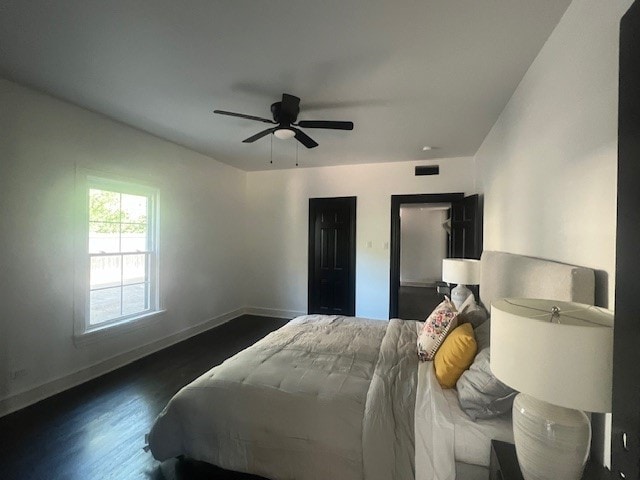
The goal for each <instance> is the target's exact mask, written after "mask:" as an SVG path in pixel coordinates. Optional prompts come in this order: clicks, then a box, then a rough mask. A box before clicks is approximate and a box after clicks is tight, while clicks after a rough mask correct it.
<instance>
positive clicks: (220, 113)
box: [213, 110, 276, 124]
mask: <svg viewBox="0 0 640 480" xmlns="http://www.w3.org/2000/svg"><path fill="white" fill-rule="evenodd" d="M213 113H217V114H219V115H229V116H230V117H240V118H246V119H247V120H256V121H258V122H263V123H272V124H275V123H276V122H274V121H273V120H269V119H267V118H262V117H256V116H254V115H245V114H244V113H235V112H227V111H225V110H214V111H213Z"/></svg>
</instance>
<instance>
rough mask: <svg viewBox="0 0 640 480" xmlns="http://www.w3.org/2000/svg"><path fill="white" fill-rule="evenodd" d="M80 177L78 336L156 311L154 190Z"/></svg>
mask: <svg viewBox="0 0 640 480" xmlns="http://www.w3.org/2000/svg"><path fill="white" fill-rule="evenodd" d="M84 178H85V181H84V182H83V184H84V188H82V189H81V190H82V193H83V197H84V198H83V202H82V203H83V205H84V209H83V210H84V211H83V214H82V215H81V217H80V218H82V227H83V228H82V232H83V238H82V240H83V241H82V242H80V245H82V255H79V257H78V258H79V266H80V268H79V272H80V274H79V277H78V278H79V283H80V285H79V288H78V289H77V291H79V297H80V298H79V300H80V301H79V302H78V303H79V304H80V305H78V307H81V309H79V310H77V313H78V314H79V316H80V317H82V321H81V322H76V327H79V328H80V332H77V331H76V333H81V334H83V333H88V332H91V331H92V330H96V329H103V328H104V327H107V326H112V325H120V324H122V323H126V322H129V321H132V320H136V319H139V318H141V317H145V316H148V315H150V314H153V313H155V312H157V311H158V310H159V305H158V303H159V301H158V248H157V247H158V245H157V238H156V237H157V234H156V232H157V227H158V212H157V209H158V193H157V190H155V189H153V188H150V187H148V186H144V185H137V184H134V183H129V182H123V181H117V180H109V179H105V178H99V177H94V176H85V177H84ZM78 323H79V324H78Z"/></svg>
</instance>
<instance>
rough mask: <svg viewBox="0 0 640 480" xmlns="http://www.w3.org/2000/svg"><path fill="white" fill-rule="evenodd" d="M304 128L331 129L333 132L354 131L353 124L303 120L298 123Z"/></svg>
mask: <svg viewBox="0 0 640 480" xmlns="http://www.w3.org/2000/svg"><path fill="white" fill-rule="evenodd" d="M298 126H300V127H302V128H329V129H331V130H353V122H334V121H331V120H302V121H300V122H298Z"/></svg>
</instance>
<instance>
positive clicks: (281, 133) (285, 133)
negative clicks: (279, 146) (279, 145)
mask: <svg viewBox="0 0 640 480" xmlns="http://www.w3.org/2000/svg"><path fill="white" fill-rule="evenodd" d="M273 134H274V135H275V136H276V137H278V138H279V139H280V140H289V139H290V138H293V137H295V135H296V132H294V131H293V130H290V129H288V128H280V129H278V130H276V131H275V132H274V133H273Z"/></svg>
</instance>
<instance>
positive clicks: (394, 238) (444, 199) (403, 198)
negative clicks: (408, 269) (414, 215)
mask: <svg viewBox="0 0 640 480" xmlns="http://www.w3.org/2000/svg"><path fill="white" fill-rule="evenodd" d="M472 197H476V198H477V197H478V196H477V195H472ZM468 198H469V197H468ZM464 200H465V198H464V194H463V193H425V194H413V195H392V196H391V259H390V260H391V262H390V269H389V270H390V278H389V318H396V317H397V316H398V312H399V308H398V305H399V292H400V243H401V242H400V236H401V228H400V223H401V222H400V207H401V206H402V205H404V204H416V203H450V204H451V205H452V206H453V205H460V207H461V208H462V205H463V204H464ZM476 205H478V203H477V202H476ZM460 218H461V219H463V218H464V210H463V209H461V210H460ZM459 238H461V239H463V238H465V237H464V236H463V235H460V237H459ZM451 244H452V239H451V234H450V235H449V253H450V252H451ZM460 245H461V246H464V243H463V242H460ZM478 248H479V249H480V250H482V245H479V247H478ZM461 251H462V250H461ZM449 256H451V255H449ZM460 256H462V255H460Z"/></svg>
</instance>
